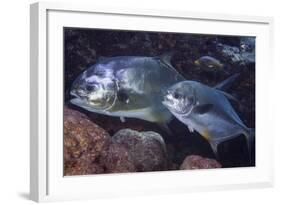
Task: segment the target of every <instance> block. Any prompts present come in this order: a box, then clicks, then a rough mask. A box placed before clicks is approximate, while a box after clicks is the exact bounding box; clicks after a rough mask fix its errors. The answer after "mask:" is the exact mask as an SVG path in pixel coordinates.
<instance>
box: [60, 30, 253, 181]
mask: <svg viewBox="0 0 281 205" xmlns="http://www.w3.org/2000/svg"><path fill="white" fill-rule="evenodd" d="M253 39H254V38H245V37H235V36H216V35H195V34H175V33H157V32H154V33H153V32H128V31H110V30H92V29H74V28H65V29H64V51H65V52H64V75H65V76H64V77H65V78H64V83H65V84H64V87H65V96H64V99H65V105H64V174H65V175H85V174H100V173H120V172H143V171H165V170H179V169H202V168H220V167H223V168H227V167H245V166H254V165H255V160H254V159H255V149H252V153H251V155H252V160H251V161H250V160H249V153H248V150H247V144H246V140H245V137H244V136H243V135H241V136H239V137H237V138H235V139H233V140H229V141H227V142H223V143H221V144H220V145H219V147H218V152H219V156H220V159H217V160H216V158H215V156H214V154H213V152H212V149H211V147H210V145H209V143H208V142H207V141H206V140H205V139H204V138H202V137H201V136H200V135H199V134H198V133H190V132H189V131H188V129H187V127H186V126H185V125H183V124H182V123H181V122H179V121H178V120H177V119H173V120H172V121H171V122H170V124H169V127H170V129H171V130H172V132H173V136H169V135H167V134H166V133H165V132H164V131H163V130H161V129H160V128H159V127H158V126H157V125H155V124H153V123H149V122H146V121H143V120H138V119H126V122H125V123H123V122H121V121H120V119H119V118H115V117H110V116H105V115H99V114H96V113H90V112H88V111H85V110H83V109H81V108H79V107H76V106H74V105H71V104H70V103H69V100H70V98H71V97H70V95H69V90H70V87H71V84H72V82H73V81H74V79H75V78H76V77H77V76H78V75H79V74H80V73H81V72H83V70H85V69H87V68H88V67H89V66H90V65H92V64H94V63H96V62H97V60H98V58H99V57H110V56H128V55H129V56H159V55H161V54H163V53H165V52H169V51H174V52H175V54H174V56H173V58H172V65H173V66H174V67H175V68H176V69H177V70H178V71H179V72H180V73H181V74H182V75H183V76H184V77H185V78H186V79H190V80H196V81H200V82H202V83H204V84H207V85H209V86H213V85H216V84H218V83H219V82H221V81H222V80H224V79H226V78H227V77H229V76H231V75H233V74H235V73H240V76H239V78H238V79H237V80H236V81H235V82H234V83H233V84H232V86H231V87H230V88H229V89H228V91H227V92H229V93H230V94H232V95H233V96H235V97H236V98H237V99H238V100H239V103H235V102H231V103H232V105H233V107H234V108H235V110H236V111H237V113H238V115H239V116H240V117H241V119H242V121H243V122H244V123H245V125H247V126H248V127H251V128H254V127H255V56H254V52H255V47H254V42H253ZM203 55H208V56H212V57H215V58H216V59H218V60H220V62H222V63H223V64H224V68H225V70H226V71H227V72H220V71H219V72H209V71H208V72H207V71H205V70H201V69H199V68H198V67H196V66H195V65H194V61H195V60H196V59H198V58H199V57H201V56H203ZM254 143H255V142H253V145H252V147H255V145H254Z"/></svg>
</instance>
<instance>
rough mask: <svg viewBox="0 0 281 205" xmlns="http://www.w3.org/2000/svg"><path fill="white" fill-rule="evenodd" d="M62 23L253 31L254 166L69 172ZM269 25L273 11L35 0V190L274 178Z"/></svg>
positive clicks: (67, 193) (157, 188) (97, 191)
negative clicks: (165, 8)
mask: <svg viewBox="0 0 281 205" xmlns="http://www.w3.org/2000/svg"><path fill="white" fill-rule="evenodd" d="M113 17H114V18H113ZM93 19H95V20H96V21H93ZM64 26H71V27H90V28H91V27H93V28H111V29H127V30H142V29H143V30H150V31H154V30H157V31H177V32H191V33H208V34H233V35H234V34H235V35H246V36H247V35H251V36H253V35H254V36H256V37H257V38H256V39H257V42H256V45H257V49H256V58H257V60H256V61H257V64H256V127H257V128H256V139H257V140H256V166H255V167H252V168H251V167H250V168H249V167H248V168H228V169H212V170H196V171H167V172H166V171H164V172H153V173H152V172H147V173H130V174H108V175H95V176H93V175H91V176H79V177H78V176H77V177H64V176H63V172H62V169H63V168H62V167H63V164H62V160H63V152H62V150H63V146H62V145H63V141H62V135H63V132H62V129H63V123H62V115H63V112H62V109H63V108H62V107H63V101H62V100H63V95H62V92H63V90H62V86H63V80H62V79H63V70H62V69H63V64H62V58H63V57H62V54H63V53H62V33H61V32H62V28H63V27H64ZM272 29H273V19H272V18H270V17H258V16H236V15H228V14H213V13H194V12H183V11H156V10H140V9H126V8H98V7H96V6H95V5H94V4H90V5H86V4H71V3H47V2H42V3H35V4H32V5H31V13H30V57H31V58H30V66H31V68H30V69H31V71H30V77H31V83H30V92H31V95H30V102H31V103H30V110H31V111H30V112H31V113H30V116H31V127H30V131H31V134H30V198H31V199H32V200H34V201H37V202H41V201H53V200H71V199H84V198H85V199H86V198H87V199H89V198H90V199H93V198H98V197H114V196H130V195H139V194H152V193H153V194H158V193H175V192H178V193H179V192H188V191H204V190H223V189H234V188H253V187H268V186H272V184H273V160H272V157H273V154H272V148H273V139H272V138H273V137H272V136H273V133H272V131H271V129H269V128H270V121H271V119H272V113H269V112H268V110H266V109H264V108H266V107H268V106H269V97H268V96H267V93H268V90H269V89H270V83H265V82H270V77H271V71H272V68H273V67H272V65H271V62H272V59H271V56H272V53H271V52H272V50H273V48H272V46H273V42H272V41H273V36H272V35H273V32H272ZM54 67H55V68H56V69H54ZM54 99H56V100H54ZM147 182H149V186H148V184H147ZM186 182H188V183H186Z"/></svg>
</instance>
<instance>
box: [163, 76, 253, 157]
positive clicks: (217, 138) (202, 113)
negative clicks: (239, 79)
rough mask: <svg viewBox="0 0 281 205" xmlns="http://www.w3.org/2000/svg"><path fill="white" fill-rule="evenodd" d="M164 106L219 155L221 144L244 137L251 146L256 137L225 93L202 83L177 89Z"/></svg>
mask: <svg viewBox="0 0 281 205" xmlns="http://www.w3.org/2000/svg"><path fill="white" fill-rule="evenodd" d="M163 104H164V105H165V106H166V107H167V108H168V109H169V110H170V111H171V112H172V113H173V115H174V116H175V117H176V118H178V119H179V120H180V121H181V122H183V123H184V124H185V125H187V127H188V128H189V130H190V131H191V132H193V131H194V130H195V131H197V132H198V133H199V134H200V135H201V136H203V137H204V138H205V139H206V140H208V142H209V143H210V145H211V147H212V149H213V151H214V153H215V154H216V155H217V145H218V144H220V143H221V142H223V141H226V140H229V139H232V138H234V137H237V136H239V135H240V134H244V135H245V136H246V137H247V139H248V142H249V141H250V139H249V138H250V137H251V136H252V129H250V128H248V127H246V126H245V125H244V123H243V122H242V121H241V119H240V118H239V116H238V115H237V113H236V112H235V110H234V109H233V107H232V106H231V104H230V102H229V101H228V99H227V97H226V96H225V93H224V92H222V91H220V90H217V89H215V88H212V87H209V86H207V85H204V84H202V83H200V82H196V81H183V82H179V83H177V84H175V85H173V86H172V87H170V88H169V89H168V91H167V94H166V95H165V97H164V101H163ZM248 146H249V143H248Z"/></svg>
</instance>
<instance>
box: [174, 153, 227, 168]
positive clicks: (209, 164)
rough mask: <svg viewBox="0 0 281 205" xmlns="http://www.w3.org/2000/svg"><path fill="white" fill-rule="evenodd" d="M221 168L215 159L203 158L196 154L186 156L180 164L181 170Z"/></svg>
mask: <svg viewBox="0 0 281 205" xmlns="http://www.w3.org/2000/svg"><path fill="white" fill-rule="evenodd" d="M212 168H221V164H220V163H219V162H218V161H216V160H215V159H209V158H203V157H201V156H198V155H190V156H187V157H186V158H185V159H184V161H183V163H182V164H181V166H180V169H181V170H189V169H212Z"/></svg>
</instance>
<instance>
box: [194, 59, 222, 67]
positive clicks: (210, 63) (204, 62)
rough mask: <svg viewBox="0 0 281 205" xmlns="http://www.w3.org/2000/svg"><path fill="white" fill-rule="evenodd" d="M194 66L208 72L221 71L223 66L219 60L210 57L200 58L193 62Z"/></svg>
mask: <svg viewBox="0 0 281 205" xmlns="http://www.w3.org/2000/svg"><path fill="white" fill-rule="evenodd" d="M194 64H195V65H196V66H199V67H200V68H202V69H208V70H210V69H211V70H213V69H214V70H222V69H223V68H224V65H223V64H222V63H221V62H220V61H219V60H217V59H215V58H213V57H211V56H202V57H200V58H199V59H197V60H196V61H194Z"/></svg>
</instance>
